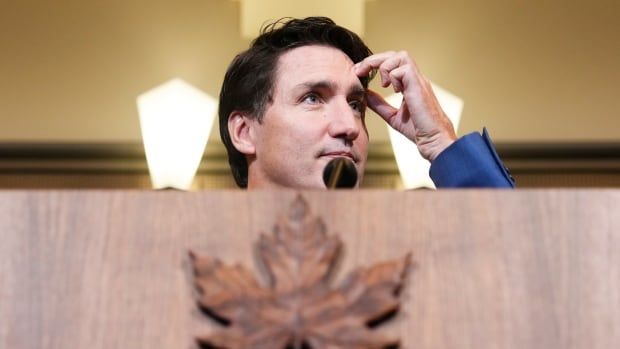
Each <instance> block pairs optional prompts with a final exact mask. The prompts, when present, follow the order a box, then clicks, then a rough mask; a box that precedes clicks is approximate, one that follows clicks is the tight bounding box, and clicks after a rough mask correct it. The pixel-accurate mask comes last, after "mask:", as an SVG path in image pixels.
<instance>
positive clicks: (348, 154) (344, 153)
mask: <svg viewBox="0 0 620 349" xmlns="http://www.w3.org/2000/svg"><path fill="white" fill-rule="evenodd" d="M321 157H328V158H339V157H341V158H349V159H350V160H352V161H353V162H354V163H357V161H358V159H357V157H356V156H355V155H353V153H351V152H349V151H330V152H325V153H322V154H321Z"/></svg>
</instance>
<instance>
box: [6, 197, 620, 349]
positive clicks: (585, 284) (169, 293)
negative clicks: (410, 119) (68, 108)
mask: <svg viewBox="0 0 620 349" xmlns="http://www.w3.org/2000/svg"><path fill="white" fill-rule="evenodd" d="M298 195H301V197H303V198H304V200H306V202H307V203H308V207H309V209H310V210H311V212H312V214H313V215H316V216H318V217H320V218H321V219H322V220H323V222H324V223H325V226H326V228H327V232H328V233H329V234H335V235H338V236H339V237H340V239H341V240H342V242H343V251H342V259H341V261H340V264H339V266H338V269H337V273H336V274H335V275H334V276H333V283H334V284H338V283H339V282H340V281H341V280H342V278H343V275H345V274H346V273H347V272H348V271H350V270H352V269H355V268H356V267H359V266H369V265H372V264H374V263H378V262H381V261H385V260H392V259H395V258H401V257H402V256H405V255H406V254H407V253H409V252H411V253H412V266H411V268H410V270H409V272H408V274H407V276H406V278H405V283H404V287H403V289H402V292H401V294H400V295H399V299H400V302H401V307H400V309H399V311H398V313H396V315H395V316H394V317H393V318H392V319H390V320H389V321H387V322H385V323H384V324H383V325H381V326H380V327H377V328H376V329H373V331H378V332H381V333H383V334H388V335H391V336H396V337H398V338H400V342H401V348H416V349H431V348H433V349H440V348H441V349H447V348H459V349H462V348H476V349H482V348H489V349H490V348H515V349H517V348H519V349H522V348H540V349H543V348H544V349H549V348H563V349H564V348H566V349H569V348H575V349H576V348H588V349H590V348H600V349H603V348H605V349H608V348H620V191H617V190H524V191H502V190H442V191H434V192H432V191H409V192H391V191H389V192H388V191H365V190H360V191H334V192H327V191H304V192H295V191H282V192H267V191H266V192H259V191H257V192H242V191H213V192H199V193H183V192H169V191H160V192H143V191H3V192H0V348H7V349H52V348H54V349H72V348H76V349H77V348H80V349H82V348H89V349H96V348H101V349H103V348H106V349H107V348H161V349H164V348H194V347H197V345H196V342H195V338H196V337H197V336H199V335H204V334H205V333H206V334H208V333H211V332H213V331H217V330H219V329H221V328H222V324H220V323H218V322H216V321H213V320H212V319H210V318H209V317H207V316H205V315H204V314H203V312H202V311H201V310H200V309H199V307H198V306H197V303H196V299H197V297H196V290H195V286H194V280H193V278H194V276H193V273H192V265H191V260H190V258H189V257H188V251H189V250H192V251H195V252H197V253H199V254H201V255H208V256H211V257H217V258H219V259H220V260H222V261H223V262H224V263H228V264H235V263H238V264H240V265H244V266H245V267H246V268H248V269H249V270H251V271H252V272H253V273H254V274H255V275H256V278H257V279H258V280H265V278H264V276H263V275H262V274H261V270H260V268H258V267H257V266H256V265H257V264H256V255H255V251H254V249H255V246H256V241H257V239H258V238H259V235H260V233H271V232H272V229H273V227H274V224H275V223H276V221H277V219H278V217H279V216H280V215H281V214H282V213H283V212H286V211H287V210H288V209H289V207H290V205H291V203H292V202H293V201H294V200H295V198H296V197H297V196H298Z"/></svg>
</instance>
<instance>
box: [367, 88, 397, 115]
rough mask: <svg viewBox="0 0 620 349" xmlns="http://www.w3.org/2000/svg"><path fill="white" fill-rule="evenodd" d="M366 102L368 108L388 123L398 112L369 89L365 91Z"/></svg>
mask: <svg viewBox="0 0 620 349" xmlns="http://www.w3.org/2000/svg"><path fill="white" fill-rule="evenodd" d="M366 100H367V101H368V107H369V108H370V109H372V110H373V111H374V112H375V113H377V114H379V116H380V117H382V118H383V119H384V120H385V121H387V122H388V123H389V121H390V119H391V118H392V117H393V116H394V115H396V113H397V112H398V109H396V108H394V107H392V106H391V105H390V104H389V103H388V102H387V101H386V100H385V99H383V96H381V95H380V94H378V93H377V92H375V91H373V90H371V89H368V90H367V91H366Z"/></svg>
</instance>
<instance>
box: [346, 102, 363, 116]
mask: <svg viewBox="0 0 620 349" xmlns="http://www.w3.org/2000/svg"><path fill="white" fill-rule="evenodd" d="M349 105H350V106H351V109H353V110H355V111H357V112H360V113H361V112H363V111H364V103H363V102H362V101H359V100H353V101H350V102H349Z"/></svg>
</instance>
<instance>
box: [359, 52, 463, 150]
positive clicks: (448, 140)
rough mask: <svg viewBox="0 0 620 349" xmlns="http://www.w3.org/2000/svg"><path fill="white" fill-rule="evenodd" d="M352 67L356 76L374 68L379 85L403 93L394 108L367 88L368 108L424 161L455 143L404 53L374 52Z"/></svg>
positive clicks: (425, 84)
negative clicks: (413, 148)
mask: <svg viewBox="0 0 620 349" xmlns="http://www.w3.org/2000/svg"><path fill="white" fill-rule="evenodd" d="M354 68H355V73H356V74H357V76H359V77H363V76H367V75H368V74H369V73H370V72H371V71H372V70H373V69H377V70H378V74H379V75H380V76H381V86H383V87H388V86H390V85H392V88H393V89H394V91H395V92H400V93H402V94H403V103H402V105H401V106H400V108H399V109H396V108H394V107H392V106H391V105H389V104H388V103H387V102H386V101H385V100H384V99H383V97H381V95H379V94H378V93H376V92H374V91H372V90H370V89H369V90H368V92H367V99H368V107H370V109H372V110H374V111H375V112H376V113H377V114H379V115H380V116H381V117H382V118H383V119H384V120H385V121H386V122H387V123H388V124H389V125H390V126H391V127H392V128H394V129H395V130H397V131H399V132H400V133H402V134H403V135H405V136H406V137H407V138H409V139H410V140H412V141H413V142H414V143H415V144H416V145H417V146H418V150H419V151H420V154H422V156H423V157H424V158H425V159H427V160H429V161H433V160H434V159H435V158H436V157H437V156H438V155H439V154H440V153H441V152H442V151H443V150H444V149H446V148H447V147H448V146H450V144H452V143H453V142H454V140H456V138H457V137H456V133H455V132H454V127H453V126H452V123H451V122H450V119H448V117H447V116H446V114H445V113H444V111H443V110H442V109H441V106H440V105H439V102H438V101H437V98H436V97H435V94H434V93H433V89H432V87H431V84H430V82H429V81H428V79H426V78H425V77H424V76H423V75H422V73H420V71H419V70H418V67H417V66H416V64H415V62H414V61H413V60H412V59H411V58H410V57H409V55H408V54H407V52H404V51H401V52H383V53H378V54H375V55H372V56H369V57H366V59H364V60H363V61H361V62H359V63H357V64H356V65H355V67H354Z"/></svg>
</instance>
